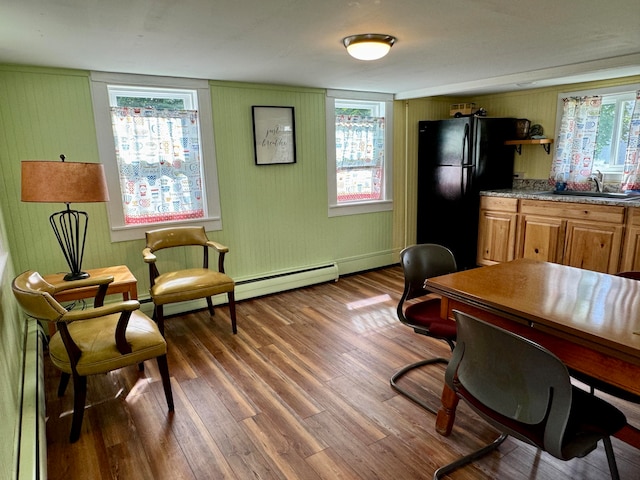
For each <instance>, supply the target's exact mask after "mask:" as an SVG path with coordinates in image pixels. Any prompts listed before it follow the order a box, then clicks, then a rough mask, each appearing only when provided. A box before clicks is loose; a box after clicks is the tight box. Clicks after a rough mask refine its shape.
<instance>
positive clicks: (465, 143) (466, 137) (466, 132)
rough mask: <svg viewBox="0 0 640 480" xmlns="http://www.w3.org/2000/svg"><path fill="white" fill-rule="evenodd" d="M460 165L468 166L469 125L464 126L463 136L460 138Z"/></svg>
mask: <svg viewBox="0 0 640 480" xmlns="http://www.w3.org/2000/svg"><path fill="white" fill-rule="evenodd" d="M460 163H461V164H462V165H468V164H469V124H468V123H467V124H465V126H464V135H463V136H462V159H461V162H460Z"/></svg>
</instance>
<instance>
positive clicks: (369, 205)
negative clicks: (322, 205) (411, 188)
mask: <svg viewBox="0 0 640 480" xmlns="http://www.w3.org/2000/svg"><path fill="white" fill-rule="evenodd" d="M336 100H347V101H348V100H354V101H363V100H364V101H370V102H384V104H385V107H384V108H385V139H384V146H385V152H384V182H383V185H382V188H383V200H361V201H356V202H349V203H343V204H338V200H337V184H336V181H337V179H336V121H335V118H336V116H335V102H336ZM325 102H326V131H327V197H328V216H329V217H337V216H342V215H358V214H362V213H374V212H386V211H390V210H393V190H392V185H393V181H392V171H393V169H392V164H393V95H391V94H385V93H372V92H357V91H349V90H327V92H326V97H325Z"/></svg>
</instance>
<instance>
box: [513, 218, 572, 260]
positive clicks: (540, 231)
mask: <svg viewBox="0 0 640 480" xmlns="http://www.w3.org/2000/svg"><path fill="white" fill-rule="evenodd" d="M566 223H567V222H566V220H563V219H561V218H553V217H541V216H537V215H522V216H521V217H520V224H519V232H518V248H517V252H518V258H530V259H533V260H540V261H543V262H554V263H561V262H562V255H563V251H564V236H565V228H566Z"/></svg>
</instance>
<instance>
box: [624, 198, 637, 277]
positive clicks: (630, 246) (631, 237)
mask: <svg viewBox="0 0 640 480" xmlns="http://www.w3.org/2000/svg"><path fill="white" fill-rule="evenodd" d="M629 270H637V271H640V207H635V208H629V209H628V211H627V230H626V232H625V236H624V250H623V252H622V260H621V261H620V271H623V272H627V271H629Z"/></svg>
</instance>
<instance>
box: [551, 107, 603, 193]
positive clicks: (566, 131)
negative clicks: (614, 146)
mask: <svg viewBox="0 0 640 480" xmlns="http://www.w3.org/2000/svg"><path fill="white" fill-rule="evenodd" d="M563 102H564V105H563V110H562V120H561V122H560V131H559V133H558V139H557V142H556V155H555V158H554V160H553V163H552V164H551V172H550V174H549V182H550V183H552V184H555V183H556V182H557V181H562V182H565V183H566V184H567V187H568V188H569V189H570V190H590V189H591V184H590V182H589V180H588V178H589V176H590V175H591V169H592V167H593V157H594V153H595V148H596V135H597V133H598V120H599V118H600V108H601V106H602V98H601V97H599V96H590V97H569V98H565V99H563Z"/></svg>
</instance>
